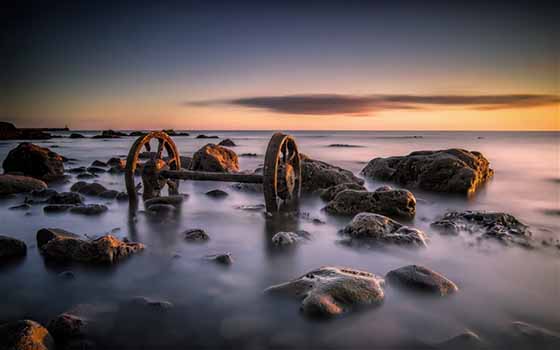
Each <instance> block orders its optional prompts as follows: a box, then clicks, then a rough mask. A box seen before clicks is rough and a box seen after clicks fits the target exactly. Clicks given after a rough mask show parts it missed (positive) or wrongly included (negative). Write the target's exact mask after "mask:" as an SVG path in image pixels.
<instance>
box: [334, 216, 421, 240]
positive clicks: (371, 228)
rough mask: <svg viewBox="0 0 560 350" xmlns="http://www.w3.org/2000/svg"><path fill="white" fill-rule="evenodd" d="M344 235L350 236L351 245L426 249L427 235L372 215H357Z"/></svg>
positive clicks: (388, 219)
mask: <svg viewBox="0 0 560 350" xmlns="http://www.w3.org/2000/svg"><path fill="white" fill-rule="evenodd" d="M342 233H343V234H345V235H347V236H349V238H350V240H351V243H352V242H354V241H357V242H359V243H361V242H366V243H374V244H376V243H392V244H399V245H400V244H402V245H415V246H420V247H425V246H426V243H427V241H428V237H427V236H426V234H425V233H424V232H422V231H420V230H418V229H415V228H411V227H408V226H404V225H402V224H400V223H398V222H396V221H394V220H392V219H390V218H388V217H386V216H383V215H379V214H372V213H360V214H358V215H356V216H355V217H354V218H353V219H352V221H351V222H350V224H348V226H346V227H345V228H344V229H343V230H342Z"/></svg>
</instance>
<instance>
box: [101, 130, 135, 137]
mask: <svg viewBox="0 0 560 350" xmlns="http://www.w3.org/2000/svg"><path fill="white" fill-rule="evenodd" d="M124 136H128V135H127V134H125V133H124V132H120V131H114V130H103V131H102V132H101V134H99V135H95V136H93V138H94V139H118V138H121V137H124Z"/></svg>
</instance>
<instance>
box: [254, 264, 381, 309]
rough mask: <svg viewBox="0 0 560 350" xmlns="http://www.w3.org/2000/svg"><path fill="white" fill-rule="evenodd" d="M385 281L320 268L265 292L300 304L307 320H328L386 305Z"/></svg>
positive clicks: (362, 273)
mask: <svg viewBox="0 0 560 350" xmlns="http://www.w3.org/2000/svg"><path fill="white" fill-rule="evenodd" d="M383 283H384V281H383V278H381V277H379V276H376V275H374V274H372V273H369V272H366V271H360V270H354V269H350V268H344V267H328V266H327V267H321V268H319V269H316V270H313V271H310V272H308V273H306V274H305V275H303V276H301V277H299V278H296V279H294V280H292V281H289V282H286V283H282V284H278V285H275V286H271V287H268V288H267V289H266V290H265V292H266V293H271V294H283V295H287V296H290V297H293V298H297V299H300V300H302V301H301V310H302V311H303V313H304V314H305V315H308V316H319V317H329V316H336V315H339V314H342V313H344V312H347V311H349V310H351V309H353V308H356V307H360V306H367V305H377V304H380V303H381V302H382V301H383V298H384V293H383V288H382V286H383Z"/></svg>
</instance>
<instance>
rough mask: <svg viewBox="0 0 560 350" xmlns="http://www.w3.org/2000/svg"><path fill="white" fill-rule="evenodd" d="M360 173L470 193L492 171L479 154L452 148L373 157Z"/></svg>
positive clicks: (433, 188)
mask: <svg viewBox="0 0 560 350" xmlns="http://www.w3.org/2000/svg"><path fill="white" fill-rule="evenodd" d="M362 174H363V175H364V176H367V177H371V178H376V179H380V180H383V181H394V182H396V183H398V184H401V185H403V186H413V187H418V188H421V189H423V190H428V191H435V192H448V193H461V194H471V193H474V192H475V191H476V190H477V188H479V187H480V186H481V185H482V184H484V183H485V182H486V181H487V180H488V179H490V178H491V177H492V175H493V174H494V171H493V170H492V169H491V168H490V163H489V162H488V160H487V159H486V158H485V157H484V156H483V155H482V154H481V153H479V152H475V151H472V152H469V151H466V150H463V149H457V148H453V149H448V150H440V151H418V152H412V153H410V154H409V155H408V156H403V157H389V158H375V159H373V160H371V161H370V162H369V163H368V164H367V165H366V167H365V168H364V169H363V170H362Z"/></svg>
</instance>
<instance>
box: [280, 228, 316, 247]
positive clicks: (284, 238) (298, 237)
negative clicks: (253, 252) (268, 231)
mask: <svg viewBox="0 0 560 350" xmlns="http://www.w3.org/2000/svg"><path fill="white" fill-rule="evenodd" d="M309 236H310V235H309V232H307V231H296V232H278V233H276V234H275V235H274V236H272V243H273V244H274V245H276V246H288V245H293V244H296V243H298V242H300V241H302V240H304V239H309Z"/></svg>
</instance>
